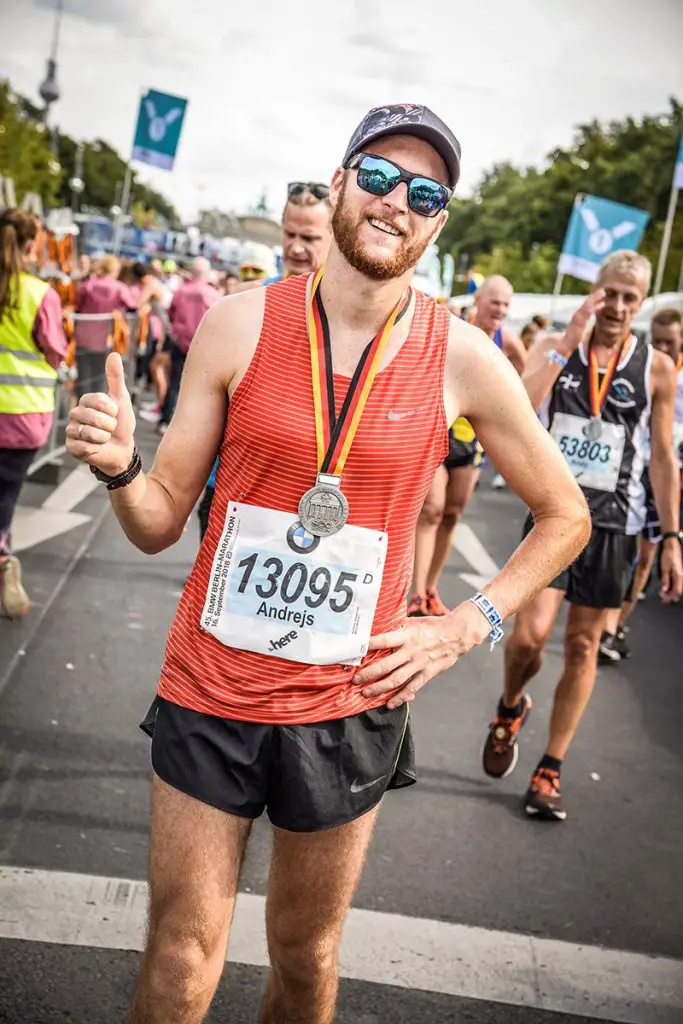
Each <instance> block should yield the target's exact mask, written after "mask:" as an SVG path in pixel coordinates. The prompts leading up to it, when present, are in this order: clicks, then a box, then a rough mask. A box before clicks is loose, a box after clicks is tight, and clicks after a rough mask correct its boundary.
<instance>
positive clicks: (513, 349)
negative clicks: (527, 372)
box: [503, 328, 527, 376]
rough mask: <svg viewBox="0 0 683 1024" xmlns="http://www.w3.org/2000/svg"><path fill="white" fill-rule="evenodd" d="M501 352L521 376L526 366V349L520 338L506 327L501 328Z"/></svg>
mask: <svg viewBox="0 0 683 1024" xmlns="http://www.w3.org/2000/svg"><path fill="white" fill-rule="evenodd" d="M503 353H504V354H505V356H507V358H508V359H509V360H510V362H511V363H512V365H513V366H514V368H515V370H516V371H517V373H518V374H520V376H521V374H522V373H523V371H524V367H525V366H526V361H527V350H526V349H525V348H524V345H523V343H522V339H521V338H518V337H517V335H516V334H515V333H514V331H509V330H507V328H504V329H503Z"/></svg>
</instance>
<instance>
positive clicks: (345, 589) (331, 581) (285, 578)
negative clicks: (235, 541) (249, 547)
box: [236, 551, 358, 613]
mask: <svg viewBox="0 0 683 1024" xmlns="http://www.w3.org/2000/svg"><path fill="white" fill-rule="evenodd" d="M258 561H259V554H258V552H257V551H255V552H254V553H253V554H251V555H248V556H247V557H246V558H243V559H242V560H241V561H240V562H238V564H237V573H236V575H237V577H238V579H239V583H238V586H237V592H238V593H239V594H244V593H246V592H248V589H249V587H250V586H251V587H252V588H253V589H254V591H255V592H256V594H257V595H258V597H260V598H263V600H266V601H267V600H269V599H270V598H273V597H275V596H276V595H277V596H278V597H279V598H280V600H281V601H283V602H284V604H294V603H295V602H296V601H298V600H299V599H300V598H302V597H303V601H304V604H306V605H307V607H309V608H320V606H321V605H323V604H325V602H327V606H328V608H330V609H331V610H332V611H333V612H337V613H340V612H345V611H346V609H347V608H348V607H349V606H350V605H351V602H352V601H353V599H354V593H355V592H354V588H353V587H352V586H351V584H353V583H355V582H356V581H357V579H358V574H357V573H354V572H344V571H342V572H335V573H333V572H332V571H331V570H330V569H328V568H327V567H326V566H318V567H317V568H314V569H313V570H312V571H310V570H309V567H308V566H307V565H305V564H304V562H294V563H293V564H291V565H290V566H289V567H288V568H287V570H286V571H285V565H284V562H283V561H282V559H281V558H278V557H277V556H275V555H270V556H269V557H268V558H265V559H264V560H263V562H262V563H261V569H262V571H263V572H265V580H263V579H261V575H262V574H261V573H259V574H258V576H257V579H258V580H259V582H254V581H253V580H252V575H253V572H254V569H256V567H257V563H258ZM239 573H241V576H239V575H238V574H239Z"/></svg>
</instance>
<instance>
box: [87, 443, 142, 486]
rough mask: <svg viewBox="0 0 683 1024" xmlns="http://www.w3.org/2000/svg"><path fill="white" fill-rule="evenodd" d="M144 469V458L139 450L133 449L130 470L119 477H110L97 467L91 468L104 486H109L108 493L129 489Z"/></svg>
mask: <svg viewBox="0 0 683 1024" xmlns="http://www.w3.org/2000/svg"><path fill="white" fill-rule="evenodd" d="M141 469H142V458H141V457H140V452H139V451H138V450H137V448H134V449H133V456H132V458H131V460H130V463H129V465H128V468H127V469H125V470H124V471H123V473H119V474H118V476H108V474H107V473H103V472H102V470H101V469H97V467H96V466H91V467H90V472H91V473H92V474H93V475H94V476H96V477H97V479H98V480H99V481H100V483H102V484H106V485H107V490H108V491H117V490H118V489H119V487H127V486H128V484H130V483H132V482H133V480H135V477H136V476H137V475H138V473H139V472H140V470H141Z"/></svg>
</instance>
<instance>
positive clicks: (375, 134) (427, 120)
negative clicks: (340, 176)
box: [342, 103, 460, 188]
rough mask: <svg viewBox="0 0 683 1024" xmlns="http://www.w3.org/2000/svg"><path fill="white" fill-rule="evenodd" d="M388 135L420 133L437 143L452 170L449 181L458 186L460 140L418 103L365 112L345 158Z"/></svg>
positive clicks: (419, 136) (441, 155) (432, 142)
mask: <svg viewBox="0 0 683 1024" xmlns="http://www.w3.org/2000/svg"><path fill="white" fill-rule="evenodd" d="M387 135H416V136H417V138H418V139H424V141H425V142H428V143H429V144H430V146H433V147H434V149H435V150H436V151H437V153H438V154H439V156H440V157H441V158H442V160H443V162H444V163H445V165H446V169H447V171H448V179H449V181H448V184H449V185H450V187H451V188H455V186H456V185H457V184H458V179H459V178H460V143H459V142H458V140H457V139H456V137H455V135H454V134H453V132H452V131H451V130H450V128H449V127H448V125H447V124H445V123H444V122H443V121H442V120H441V118H440V117H437V116H436V114H435V113H434V112H433V111H432V110H430V109H429V107H424V106H421V105H420V104H416V103H395V104H393V106H388V107H373V108H372V110H369V111H368V113H367V114H366V115H365V117H364V118H363V120H362V121H361V123H360V124H359V125H358V127H357V128H356V130H355V132H354V133H353V135H352V136H351V141H350V142H349V145H348V148H347V150H346V153H345V155H344V159H343V161H342V167H347V166H348V163H349V160H350V159H351V158H352V157H354V156H355V155H356V153H360V152H362V151H363V150H364V149H367V147H368V144H369V143H372V142H375V141H376V140H377V139H383V138H386V136H387Z"/></svg>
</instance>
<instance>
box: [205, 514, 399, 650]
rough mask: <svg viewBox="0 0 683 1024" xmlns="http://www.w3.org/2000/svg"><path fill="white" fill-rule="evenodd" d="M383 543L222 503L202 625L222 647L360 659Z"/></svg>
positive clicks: (369, 535) (372, 533) (352, 529)
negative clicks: (325, 532) (323, 532)
mask: <svg viewBox="0 0 683 1024" xmlns="http://www.w3.org/2000/svg"><path fill="white" fill-rule="evenodd" d="M386 550H387V536H386V534H384V533H380V532H379V531H377V530H368V529H364V528H363V527H359V526H350V525H348V524H347V525H346V526H344V527H343V529H342V530H341V531H340V532H339V533H336V534H333V535H332V536H330V537H314V536H313V535H312V534H310V533H307V532H306V530H304V529H303V527H302V526H301V524H300V523H299V522H298V521H297V520H296V519H295V517H294V516H293V514H292V513H288V512H278V511H276V510H274V509H267V508H261V507H260V506H257V505H245V504H241V503H239V502H231V503H229V505H228V509H227V514H226V520H225V526H224V528H223V533H222V535H221V539H220V542H219V544H218V547H217V548H216V554H215V556H214V560H213V566H212V570H211V576H210V578H209V586H208V590H207V594H206V600H205V603H204V609H203V612H202V616H201V625H202V628H203V629H204V630H205V631H206V632H207V633H211V634H212V635H213V636H215V637H216V639H217V640H220V642H221V643H222V644H225V646H226V647H235V648H238V649H240V650H247V651H256V652H258V653H260V654H267V655H270V656H272V657H277V658H284V659H286V660H288V661H299V662H304V663H307V664H311V665H333V664H338V663H342V664H345V663H348V664H356V663H357V662H358V661H359V660H360V659H361V658H362V657H363V655H364V654H366V653H367V650H368V644H369V640H370V633H371V629H372V623H373V619H374V615H375V608H376V606H377V599H378V597H379V591H380V586H381V583H382V573H383V571H384V560H385V557H386Z"/></svg>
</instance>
